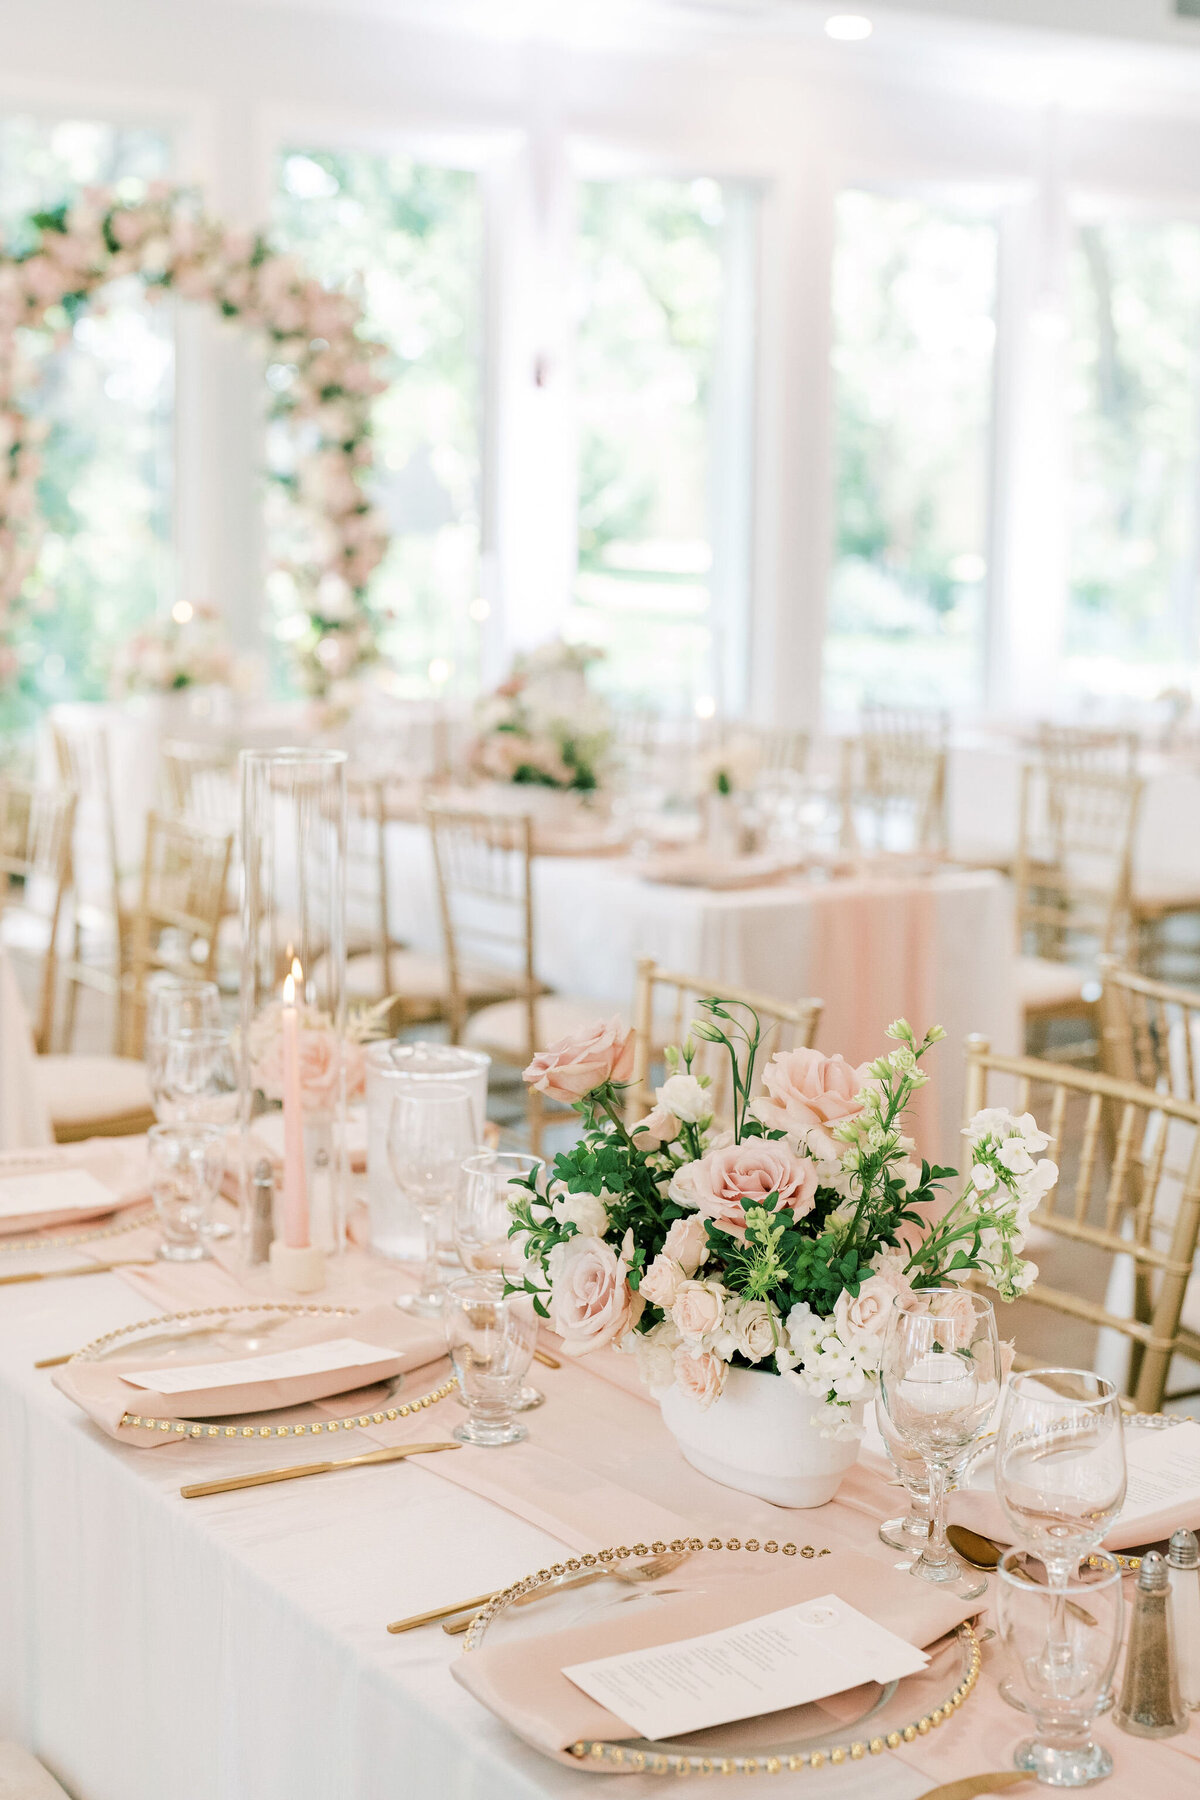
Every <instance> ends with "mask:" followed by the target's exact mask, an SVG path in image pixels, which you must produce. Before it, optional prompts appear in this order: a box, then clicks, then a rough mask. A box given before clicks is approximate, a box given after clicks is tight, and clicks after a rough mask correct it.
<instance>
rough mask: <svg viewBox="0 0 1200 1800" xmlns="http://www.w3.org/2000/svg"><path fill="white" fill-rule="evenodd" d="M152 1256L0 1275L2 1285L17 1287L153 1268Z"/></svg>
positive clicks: (0, 1284) (0, 1285)
mask: <svg viewBox="0 0 1200 1800" xmlns="http://www.w3.org/2000/svg"><path fill="white" fill-rule="evenodd" d="M153 1267H154V1258H153V1257H152V1256H130V1257H127V1258H126V1259H125V1261H124V1262H98V1263H78V1264H77V1265H76V1267H75V1268H73V1269H26V1270H24V1271H23V1273H22V1274H20V1275H0V1287H15V1286H16V1285H17V1283H18V1282H19V1281H58V1280H60V1279H62V1280H66V1278H67V1277H68V1276H70V1275H107V1274H108V1272H109V1270H110V1269H152V1268H153Z"/></svg>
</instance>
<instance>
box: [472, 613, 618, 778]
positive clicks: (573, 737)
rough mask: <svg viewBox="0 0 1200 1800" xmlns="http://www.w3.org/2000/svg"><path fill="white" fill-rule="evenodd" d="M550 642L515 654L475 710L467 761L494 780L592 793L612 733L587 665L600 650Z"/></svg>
mask: <svg viewBox="0 0 1200 1800" xmlns="http://www.w3.org/2000/svg"><path fill="white" fill-rule="evenodd" d="M603 654H604V653H603V651H601V650H596V649H594V648H592V647H591V646H590V645H586V644H567V643H563V642H561V641H555V642H552V643H549V644H544V645H543V646H542V647H541V648H540V649H539V650H535V651H533V652H532V653H531V654H529V655H527V656H523V657H518V658H517V659H516V661H515V663H514V664H513V669H512V673H511V674H510V675H509V677H508V679H507V681H504V682H502V683H501V684H500V686H499V687H498V688H496V689H495V690H494V691H493V692H492V693H490V694H488V695H486V696H485V697H484V699H483V700H481V701H480V703H479V706H478V707H477V709H476V721H477V725H478V735H477V737H476V739H475V743H474V745H473V746H472V751H471V762H472V766H473V767H474V769H475V771H476V773H477V774H480V775H484V776H487V777H488V778H489V779H490V780H493V781H511V782H516V783H518V784H523V785H532V786H537V787H549V788H561V789H567V790H572V789H573V790H574V791H575V792H577V793H585V794H586V793H592V792H594V790H595V789H596V788H598V787H599V786H600V783H601V779H602V776H603V764H604V757H605V754H606V752H607V750H608V746H609V742H610V738H611V732H610V729H609V718H608V711H607V708H606V707H605V706H604V705H603V703H602V702H601V701H600V700H598V699H597V698H596V696H595V695H594V694H593V693H591V691H590V690H589V688H588V685H587V671H588V669H589V668H590V667H591V665H592V664H593V663H595V662H597V661H598V660H599V659H600V657H601V656H602V655H603Z"/></svg>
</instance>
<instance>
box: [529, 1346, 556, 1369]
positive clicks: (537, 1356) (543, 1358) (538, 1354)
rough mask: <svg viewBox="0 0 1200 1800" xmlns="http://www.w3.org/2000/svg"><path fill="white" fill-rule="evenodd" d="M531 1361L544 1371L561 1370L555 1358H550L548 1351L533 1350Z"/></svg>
mask: <svg viewBox="0 0 1200 1800" xmlns="http://www.w3.org/2000/svg"><path fill="white" fill-rule="evenodd" d="M533 1360H534V1362H540V1363H541V1365H542V1367H543V1368H544V1369H561V1368H562V1364H561V1363H560V1362H559V1360H558V1358H557V1356H551V1354H550V1352H549V1351H548V1350H535V1351H534V1353H533Z"/></svg>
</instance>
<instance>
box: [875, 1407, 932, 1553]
mask: <svg viewBox="0 0 1200 1800" xmlns="http://www.w3.org/2000/svg"><path fill="white" fill-rule="evenodd" d="M875 1422H876V1424H877V1425H878V1427H879V1435H880V1437H881V1438H882V1439H883V1447H884V1449H885V1450H886V1451H887V1454H888V1461H889V1462H890V1463H891V1465H892V1467H893V1469H894V1470H895V1471H896V1477H897V1479H898V1481H899V1482H900V1485H901V1487H902V1488H903V1489H904V1492H905V1493H906V1494H907V1495H908V1512H907V1513H906V1514H905V1516H904V1517H903V1518H902V1519H899V1518H898V1519H885V1520H884V1521H883V1524H882V1525H881V1526H880V1527H879V1541H880V1543H881V1544H886V1545H887V1546H888V1548H889V1549H891V1550H902V1551H904V1553H905V1554H906V1555H908V1556H920V1554H921V1552H922V1551H923V1550H924V1548H925V1545H926V1543H927V1542H928V1541H929V1475H928V1472H927V1471H926V1468H925V1458H924V1457H923V1456H922V1455H921V1452H920V1451H919V1450H914V1448H913V1447H912V1445H911V1444H908V1443H906V1442H905V1441H904V1439H903V1438H902V1437H901V1436H900V1434H899V1433H898V1432H897V1430H896V1428H895V1426H894V1425H893V1424H892V1421H891V1420H890V1419H889V1418H888V1414H887V1407H886V1406H885V1405H884V1404H883V1395H882V1394H876V1396H875Z"/></svg>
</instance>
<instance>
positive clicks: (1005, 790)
mask: <svg viewBox="0 0 1200 1800" xmlns="http://www.w3.org/2000/svg"><path fill="white" fill-rule="evenodd" d="M1028 760H1029V753H1028V752H1027V751H1025V750H1023V749H1022V748H1021V747H1020V746H1019V745H1017V744H1015V743H999V742H983V741H981V742H979V743H962V744H955V745H952V746H951V750H950V757H949V771H948V788H949V793H948V810H949V821H950V846H951V850H952V851H953V852H954V853H956V854H958V855H960V856H971V857H977V858H983V857H995V858H996V859H997V860H1007V859H1010V858H1011V857H1012V855H1013V854H1014V852H1015V850H1016V847H1017V837H1018V832H1019V826H1020V801H1021V768H1022V764H1023V763H1024V762H1026V761H1028ZM1142 774H1143V777H1144V780H1145V789H1144V791H1143V794H1142V803H1141V811H1140V813H1139V817H1138V829H1137V838H1136V841H1135V844H1134V859H1133V860H1134V874H1135V880H1141V881H1143V882H1154V883H1157V882H1167V883H1175V882H1178V881H1180V880H1182V881H1185V882H1189V883H1192V884H1194V885H1195V884H1200V767H1198V766H1196V764H1194V763H1188V762H1185V761H1182V760H1178V759H1175V758H1171V757H1167V756H1153V757H1147V758H1146V759H1144V766H1143V770H1142Z"/></svg>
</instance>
